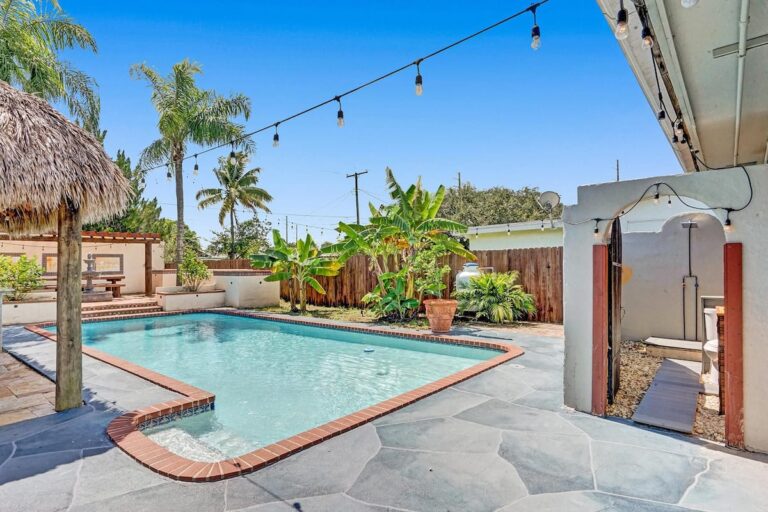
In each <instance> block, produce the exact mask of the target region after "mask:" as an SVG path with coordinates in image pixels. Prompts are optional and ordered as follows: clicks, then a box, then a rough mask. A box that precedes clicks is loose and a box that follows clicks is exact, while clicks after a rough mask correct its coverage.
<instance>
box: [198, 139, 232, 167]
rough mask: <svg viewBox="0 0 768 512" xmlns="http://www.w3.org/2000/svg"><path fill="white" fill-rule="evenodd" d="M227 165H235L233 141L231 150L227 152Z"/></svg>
mask: <svg viewBox="0 0 768 512" xmlns="http://www.w3.org/2000/svg"><path fill="white" fill-rule="evenodd" d="M195 158H197V157H195ZM229 163H230V164H232V165H236V164H237V155H235V141H232V149H231V150H230V151H229Z"/></svg>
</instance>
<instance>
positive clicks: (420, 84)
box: [416, 60, 424, 96]
mask: <svg viewBox="0 0 768 512" xmlns="http://www.w3.org/2000/svg"><path fill="white" fill-rule="evenodd" d="M423 92H424V79H423V78H422V77H421V60H417V61H416V96H421V95H422V93H423Z"/></svg>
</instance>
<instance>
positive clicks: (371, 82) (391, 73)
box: [144, 0, 549, 172]
mask: <svg viewBox="0 0 768 512" xmlns="http://www.w3.org/2000/svg"><path fill="white" fill-rule="evenodd" d="M548 1H549V0H540V1H538V2H536V3H534V4H531V5H529V6H528V7H526V8H525V9H522V10H520V11H518V12H516V13H514V14H511V15H510V16H507V17H506V18H503V19H501V20H499V21H496V22H495V23H493V24H491V25H488V26H486V27H484V28H482V29H480V30H478V31H476V32H474V33H472V34H470V35H468V36H465V37H463V38H461V39H459V40H457V41H454V42H452V43H450V44H448V45H446V46H443V47H442V48H440V49H438V50H435V51H433V52H432V53H429V54H427V55H425V56H423V57H421V58H419V59H416V60H412V61H409V62H408V64H405V65H403V66H400V67H399V68H396V69H393V70H391V71H389V72H387V73H384V74H383V75H380V76H378V77H376V78H373V79H371V80H369V81H367V82H365V83H363V84H361V85H358V86H356V87H354V88H352V89H350V90H348V91H346V92H344V93H343V94H339V95H338V97H339V98H343V97H345V96H348V95H350V94H354V93H356V92H358V91H360V90H362V89H365V88H368V87H371V86H373V85H375V84H377V83H379V82H381V81H382V80H385V79H387V78H390V77H392V76H394V75H396V74H399V73H402V72H403V71H406V70H407V69H409V68H410V67H411V66H416V70H417V73H418V75H417V86H418V85H419V83H421V88H419V87H417V94H420V91H423V79H420V75H421V72H420V64H421V63H422V62H423V61H425V60H428V59H431V58H433V57H437V56H438V55H441V54H442V53H444V52H446V51H448V50H450V49H452V48H454V47H456V46H459V45H461V44H464V43H466V42H468V41H470V40H472V39H474V38H476V37H478V36H480V35H482V34H485V33H486V32H488V31H490V30H493V29H495V28H497V27H500V26H501V25H503V24H505V23H508V22H510V21H512V20H514V19H516V18H518V17H520V16H522V15H523V14H525V13H526V12H534V11H535V10H536V9H538V8H539V7H540V6H542V5H544V4H546V3H547V2H548ZM539 34H540V31H539ZM335 100H336V97H335V96H334V97H332V98H330V99H327V100H324V101H322V102H320V103H317V104H315V105H312V106H311V107H307V108H305V109H304V110H302V111H300V112H297V113H295V114H291V115H289V116H287V117H285V118H283V119H280V120H279V121H276V122H272V123H270V124H268V125H266V126H263V127H262V128H258V129H255V130H252V131H250V132H247V133H244V134H243V135H241V136H239V137H237V138H235V139H234V140H232V141H231V142H225V143H222V144H218V145H215V146H211V147H208V148H206V149H204V150H202V151H199V152H198V154H201V155H202V154H205V153H208V152H210V151H215V150H217V149H220V148H222V147H225V146H226V145H227V144H232V145H234V143H236V142H239V141H242V140H245V139H247V138H249V137H251V136H253V135H256V134H258V133H261V132H264V131H266V130H269V129H271V128H272V127H274V128H275V135H274V136H273V137H272V145H273V146H274V147H278V146H279V140H280V137H279V135H278V134H277V126H278V125H279V124H280V123H283V122H287V121H292V120H294V119H296V118H298V117H301V116H304V115H306V114H309V113H310V112H313V111H315V110H317V109H319V108H321V107H324V106H326V105H328V104H330V103H332V102H334V101H335ZM188 158H192V155H189V156H185V157H183V158H182V159H181V160H182V161H183V160H187V159H188ZM162 165H163V164H160V165H157V166H154V167H148V168H145V169H144V171H145V172H147V171H152V170H155V169H159V168H160V167H161V166H162Z"/></svg>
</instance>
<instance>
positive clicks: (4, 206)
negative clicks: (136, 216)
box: [0, 81, 130, 410]
mask: <svg viewBox="0 0 768 512" xmlns="http://www.w3.org/2000/svg"><path fill="white" fill-rule="evenodd" d="M129 196H130V185H129V183H128V181H127V180H126V179H125V177H124V176H123V173H122V172H121V171H120V169H119V168H118V167H117V166H116V165H115V164H114V163H113V162H112V160H110V158H109V157H108V156H107V155H106V154H105V153H104V149H103V148H102V146H101V144H100V143H99V142H98V141H97V140H96V139H95V138H94V137H93V136H92V135H90V134H88V133H87V132H85V131H84V130H82V129H81V128H80V127H78V126H76V125H75V124H73V123H71V122H69V121H67V119H66V118H65V117H64V116H63V115H61V114H60V113H59V112H57V111H56V110H55V109H54V108H52V107H51V106H50V105H48V103H46V102H45V101H43V100H41V99H39V98H36V97H35V96H32V95H30V94H27V93H24V92H21V91H18V90H16V89H14V88H13V87H11V86H10V85H8V84H7V83H5V82H2V81H0V230H3V231H6V232H9V233H29V232H38V233H39V232H44V231H50V230H53V229H57V231H58V235H59V242H58V272H57V285H58V293H57V299H56V302H57V307H56V324H57V338H58V345H57V347H56V409H57V410H64V409H69V408H72V407H77V406H79V405H80V403H81V401H82V352H81V345H82V340H81V326H80V302H81V298H82V292H81V265H82V261H81V235H80V233H81V229H82V223H83V221H85V222H89V221H96V220H99V219H103V218H106V217H109V216H112V215H116V214H118V213H120V212H121V211H122V210H123V209H124V208H125V205H126V203H127V201H128V198H129Z"/></svg>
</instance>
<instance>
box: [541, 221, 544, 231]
mask: <svg viewBox="0 0 768 512" xmlns="http://www.w3.org/2000/svg"><path fill="white" fill-rule="evenodd" d="M541 230H542V231H544V219H541Z"/></svg>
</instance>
